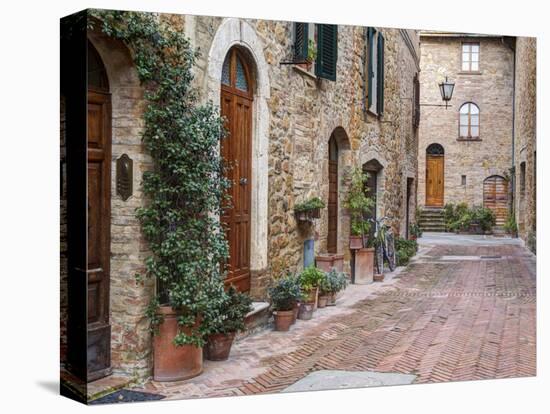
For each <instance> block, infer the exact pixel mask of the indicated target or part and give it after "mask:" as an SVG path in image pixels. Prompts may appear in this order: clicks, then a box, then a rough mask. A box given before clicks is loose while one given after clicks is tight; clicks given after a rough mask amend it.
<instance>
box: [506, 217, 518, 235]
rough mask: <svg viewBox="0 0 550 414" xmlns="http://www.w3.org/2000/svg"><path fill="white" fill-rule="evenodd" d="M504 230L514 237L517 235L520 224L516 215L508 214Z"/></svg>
mask: <svg viewBox="0 0 550 414" xmlns="http://www.w3.org/2000/svg"><path fill="white" fill-rule="evenodd" d="M504 230H505V231H506V233H508V234H511V235H512V236H516V235H517V233H518V224H517V223H516V215H515V214H514V213H513V212H511V213H510V214H508V218H507V219H506V223H504Z"/></svg>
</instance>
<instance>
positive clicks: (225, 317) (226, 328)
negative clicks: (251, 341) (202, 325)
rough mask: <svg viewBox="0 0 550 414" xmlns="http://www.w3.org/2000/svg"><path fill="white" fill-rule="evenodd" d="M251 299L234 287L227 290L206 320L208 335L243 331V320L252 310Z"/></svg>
mask: <svg viewBox="0 0 550 414" xmlns="http://www.w3.org/2000/svg"><path fill="white" fill-rule="evenodd" d="M251 305H252V298H251V297H250V296H249V295H247V294H246V293H242V292H239V291H238V290H237V289H236V288H235V287H234V286H230V287H229V289H227V292H226V294H225V295H224V297H223V300H222V301H221V302H219V303H218V304H217V306H215V307H213V310H212V315H213V317H212V318H210V319H209V320H208V323H209V325H210V326H209V327H208V328H209V332H210V333H224V334H225V333H232V332H241V331H244V330H245V324H244V318H245V316H246V314H247V313H248V312H250V311H251V310H252V306H251Z"/></svg>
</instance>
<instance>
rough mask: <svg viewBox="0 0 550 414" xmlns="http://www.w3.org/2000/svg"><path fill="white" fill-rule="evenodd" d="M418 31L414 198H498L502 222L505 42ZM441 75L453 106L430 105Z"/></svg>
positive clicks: (508, 136)
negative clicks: (449, 87)
mask: <svg viewBox="0 0 550 414" xmlns="http://www.w3.org/2000/svg"><path fill="white" fill-rule="evenodd" d="M420 38H421V58H420V66H421V72H420V85H421V92H420V95H421V103H422V104H427V106H423V107H422V111H421V121H420V130H419V137H420V138H419V140H420V143H419V150H418V152H419V162H418V171H419V173H418V203H419V205H421V206H433V207H441V206H443V205H444V204H446V203H460V202H466V203H468V204H469V205H470V206H472V205H486V206H494V205H495V203H496V205H497V207H496V208H495V209H498V224H503V222H504V220H505V219H506V217H507V208H508V203H509V202H510V194H509V186H508V185H509V184H508V183H509V179H510V175H509V172H510V168H511V166H512V136H513V111H514V107H513V94H514V89H513V88H514V85H513V83H514V53H513V49H512V47H511V46H512V44H511V41H510V39H509V38H506V37H503V36H486V35H468V34H460V33H459V34H456V33H455V34H451V33H439V32H421V36H420ZM446 77H447V78H448V80H449V81H451V82H454V83H455V86H454V93H453V96H452V100H451V102H450V105H451V106H450V107H449V108H445V107H441V106H439V107H438V106H428V105H437V104H442V100H441V95H440V91H439V88H438V84H439V83H440V82H442V81H443V80H445V78H446ZM432 144H434V145H432ZM431 152H440V154H436V153H433V154H430V153H431ZM437 160H439V161H437ZM439 162H441V164H443V165H442V166H441V167H440V166H439V164H438V163H439ZM439 186H440V187H441V188H440V187H439ZM495 197H496V200H495Z"/></svg>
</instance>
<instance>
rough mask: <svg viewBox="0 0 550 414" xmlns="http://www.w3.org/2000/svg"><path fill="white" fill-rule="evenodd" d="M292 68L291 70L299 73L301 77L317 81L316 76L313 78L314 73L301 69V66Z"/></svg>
mask: <svg viewBox="0 0 550 414" xmlns="http://www.w3.org/2000/svg"><path fill="white" fill-rule="evenodd" d="M292 68H293V69H294V70H295V71H296V72H298V73H301V74H302V75H306V76H309V77H310V78H311V79H314V80H317V76H315V74H314V73H311V72H310V71H308V70H305V69H304V68H302V67H301V66H298V65H293V66H292Z"/></svg>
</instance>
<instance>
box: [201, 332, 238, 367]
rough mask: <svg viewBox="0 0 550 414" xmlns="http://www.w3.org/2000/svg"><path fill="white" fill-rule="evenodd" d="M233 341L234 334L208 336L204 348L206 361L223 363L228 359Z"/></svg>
mask: <svg viewBox="0 0 550 414" xmlns="http://www.w3.org/2000/svg"><path fill="white" fill-rule="evenodd" d="M234 339H235V332H230V333H217V334H212V335H210V336H209V337H208V340H207V341H206V345H205V346H204V351H205V354H206V355H205V356H206V359H208V360H210V361H225V360H226V359H227V358H229V353H230V352H231V346H232V345H233V340H234Z"/></svg>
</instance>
